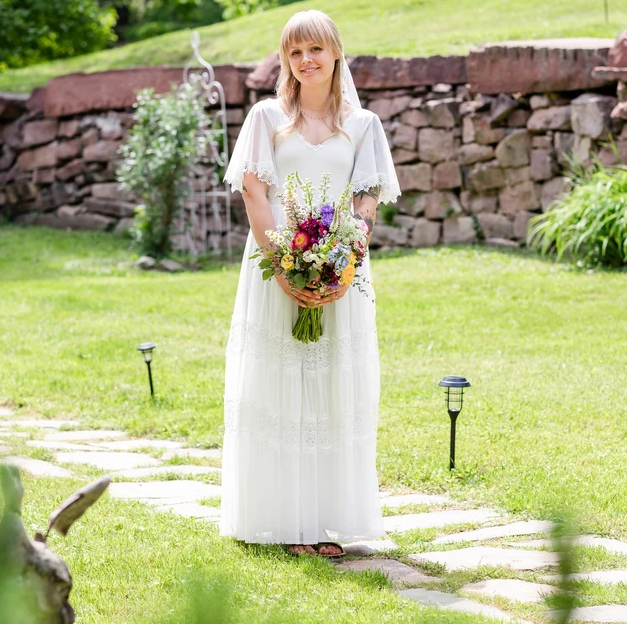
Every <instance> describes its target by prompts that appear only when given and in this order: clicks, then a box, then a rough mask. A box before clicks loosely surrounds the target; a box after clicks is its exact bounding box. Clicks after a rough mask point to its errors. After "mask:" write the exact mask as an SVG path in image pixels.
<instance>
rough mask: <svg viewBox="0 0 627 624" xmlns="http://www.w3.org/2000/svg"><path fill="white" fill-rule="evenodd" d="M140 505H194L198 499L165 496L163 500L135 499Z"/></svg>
mask: <svg viewBox="0 0 627 624" xmlns="http://www.w3.org/2000/svg"><path fill="white" fill-rule="evenodd" d="M135 500H137V501H139V502H140V503H145V504H146V505H151V506H152V507H164V506H166V505H185V504H186V503H196V502H198V500H199V499H198V498H196V497H194V496H165V497H164V498H137V499H135Z"/></svg>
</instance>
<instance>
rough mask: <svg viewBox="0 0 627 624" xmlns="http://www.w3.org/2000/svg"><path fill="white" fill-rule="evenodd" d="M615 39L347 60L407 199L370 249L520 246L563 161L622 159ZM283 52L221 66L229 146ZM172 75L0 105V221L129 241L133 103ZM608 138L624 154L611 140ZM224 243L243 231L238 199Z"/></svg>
mask: <svg viewBox="0 0 627 624" xmlns="http://www.w3.org/2000/svg"><path fill="white" fill-rule="evenodd" d="M612 43H613V42H612V41H607V40H598V39H596V40H572V41H571V40H568V41H565V40H557V41H546V42H518V43H512V44H499V45H498V46H488V47H481V48H477V49H475V50H473V52H471V54H470V55H469V56H467V57H461V56H457V57H430V58H414V59H391V58H376V57H368V56H361V57H354V58H350V59H349V63H350V65H351V69H352V72H353V75H354V78H355V83H356V86H357V89H358V91H359V94H360V97H361V99H362V103H363V105H364V106H366V107H367V108H369V109H370V110H372V111H374V112H376V113H377V114H378V115H379V117H380V118H381V121H382V122H383V125H384V128H385V130H386V133H387V136H388V140H389V143H390V147H391V148H392V154H393V158H394V162H395V164H396V167H397V174H398V177H399V181H400V184H401V189H402V191H403V196H402V198H401V199H400V200H399V202H398V204H397V205H396V206H395V207H394V208H392V209H385V210H384V211H382V214H381V215H380V216H379V218H378V221H377V226H376V228H375V235H374V236H373V241H372V245H373V247H384V248H386V247H403V246H410V247H423V246H432V245H436V244H438V243H447V244H449V243H469V242H475V241H478V240H480V241H486V242H488V243H492V244H501V245H513V246H518V245H519V244H521V243H522V242H524V240H525V237H526V231H527V223H528V220H529V219H530V218H531V216H533V215H534V214H537V213H539V212H541V211H543V210H545V209H546V208H547V206H548V205H549V204H550V202H551V201H552V200H553V199H554V198H555V197H556V196H557V195H558V194H559V193H560V192H562V191H563V190H566V189H568V185H569V180H568V179H567V178H566V177H564V176H563V175H562V172H563V169H564V167H565V166H566V165H567V159H568V157H570V156H573V155H574V156H575V157H577V158H579V159H581V160H587V159H588V157H589V154H590V152H597V153H598V156H599V158H600V159H601V161H602V162H603V163H605V164H608V165H609V164H614V163H617V162H619V161H622V162H627V124H624V121H623V120H621V119H616V118H613V117H611V115H610V113H611V111H612V110H613V109H614V107H615V105H616V103H617V99H616V95H615V94H616V86H615V85H616V81H612V80H608V79H607V78H605V79H604V78H597V77H595V76H596V75H598V74H595V73H594V72H593V69H594V68H595V67H598V66H603V65H606V61H607V57H608V52H609V50H610V48H611V46H612ZM277 74H278V56H277V55H276V54H273V55H269V56H268V57H267V58H266V59H265V60H264V61H263V62H262V63H260V64H259V65H258V66H256V65H250V64H241V65H228V66H220V67H217V68H216V75H217V79H218V80H220V81H221V82H222V83H223V85H224V87H225V92H226V99H227V105H228V124H229V136H230V143H231V148H232V146H233V144H234V142H235V139H236V137H237V134H238V133H239V130H240V128H241V124H242V122H243V119H244V117H245V114H246V113H247V111H248V109H249V108H250V106H251V105H252V104H254V103H255V102H256V101H257V100H259V99H262V98H265V97H272V91H273V88H274V85H275V83H276V76H277ZM181 75H182V74H181V70H180V69H173V68H142V69H131V70H122V71H115V72H102V73H99V74H76V75H70V76H63V77H60V78H56V79H53V80H51V81H50V83H49V84H48V85H47V86H46V88H44V89H37V90H35V91H34V92H33V93H32V94H31V96H30V97H28V98H26V97H20V96H10V95H4V96H0V132H1V135H0V140H1V142H0V216H5V217H7V218H9V219H12V220H14V221H17V222H22V223H36V224H40V225H47V226H52V227H61V228H73V229H98V230H108V231H116V232H122V231H124V230H125V229H126V228H127V227H128V224H129V223H130V217H131V216H132V213H133V207H134V205H135V204H134V199H133V198H132V197H131V196H130V195H129V194H128V193H126V192H124V191H122V190H121V189H120V188H119V187H118V185H117V184H116V183H115V169H116V166H117V149H118V147H119V145H120V143H121V141H123V140H124V137H125V135H126V133H127V132H128V129H129V127H130V126H131V124H132V116H131V106H132V103H133V101H134V93H135V92H136V90H137V89H139V88H142V87H145V86H153V87H155V89H156V90H157V92H164V91H167V90H168V89H169V84H170V83H171V82H172V81H179V80H180V79H181ZM610 138H613V139H614V141H615V143H616V147H617V149H618V156H616V155H615V153H614V152H613V151H612V149H610V148H609V147H607V146H604V143H605V142H607V141H608V140H609V139H610ZM233 209H234V210H233V220H234V224H233V225H234V230H233V233H232V234H231V235H230V236H231V243H232V244H234V245H235V246H237V245H239V244H241V243H242V242H243V239H244V236H245V233H246V231H247V223H246V218H245V210H244V207H243V203H242V201H241V196H240V195H239V194H234V196H233Z"/></svg>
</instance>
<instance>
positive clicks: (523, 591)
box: [462, 579, 557, 602]
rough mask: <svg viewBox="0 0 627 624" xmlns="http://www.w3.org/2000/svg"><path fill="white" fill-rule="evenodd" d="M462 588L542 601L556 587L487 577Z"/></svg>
mask: <svg viewBox="0 0 627 624" xmlns="http://www.w3.org/2000/svg"><path fill="white" fill-rule="evenodd" d="M462 589H463V590H464V591H467V592H473V593H474V592H476V593H479V594H483V595H484V596H501V597H503V598H509V599H510V600H518V601H519V602H542V601H543V598H544V596H546V595H547V594H552V593H553V592H554V591H556V589H557V588H556V587H555V586H554V585H546V584H545V583H530V582H528V581H518V580H516V579H489V580H487V581H481V582H479V583H470V584H468V585H464V587H462Z"/></svg>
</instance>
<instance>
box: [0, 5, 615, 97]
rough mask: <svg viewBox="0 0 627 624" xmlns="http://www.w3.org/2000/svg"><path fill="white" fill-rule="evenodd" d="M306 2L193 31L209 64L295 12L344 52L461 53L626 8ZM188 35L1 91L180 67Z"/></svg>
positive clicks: (29, 75)
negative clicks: (313, 16) (325, 18)
mask: <svg viewBox="0 0 627 624" xmlns="http://www.w3.org/2000/svg"><path fill="white" fill-rule="evenodd" d="M609 5H610V6H609V23H606V22H605V18H604V13H603V0H549V1H547V0H482V2H480V3H478V2H476V1H475V0H374V1H370V0H316V2H313V1H311V0H306V1H304V2H298V3H296V4H292V5H289V6H284V7H279V8H277V9H273V10H271V11H267V12H265V13H262V14H257V15H251V16H247V17H243V18H239V19H237V20H232V21H230V22H224V23H220V24H213V25H211V26H206V27H204V28H201V29H199V32H200V36H201V41H202V54H203V55H204V57H205V58H206V59H207V60H208V61H209V62H211V63H213V64H221V63H230V62H234V61H258V60H260V59H262V58H263V57H264V56H265V55H266V54H267V53H268V52H271V51H273V50H276V49H277V47H278V41H279V36H280V33H281V29H282V27H283V25H284V24H285V22H286V21H287V19H288V18H289V17H290V16H291V15H292V14H293V13H294V12H296V11H298V10H302V9H310V8H316V9H320V10H322V11H325V12H326V13H328V14H329V15H330V16H331V17H332V18H333V19H334V20H335V22H336V23H337V25H338V27H339V28H340V32H341V33H342V36H343V39H344V45H345V50H346V53H347V54H378V55H383V56H397V57H410V56H425V55H432V54H464V53H466V52H468V50H469V48H470V47H471V46H472V45H475V44H480V43H486V42H495V41H503V40H507V39H545V38H557V37H611V38H614V37H616V36H617V34H618V33H619V31H620V30H622V29H623V28H625V27H626V26H627V3H625V2H621V3H619V2H618V1H617V0H609ZM189 39H190V32H189V31H187V30H185V31H177V32H174V33H169V34H167V35H163V36H161V37H154V38H152V39H148V40H146V41H141V42H139V43H135V44H129V45H126V46H122V47H119V48H115V49H112V50H106V51H103V52H97V53H94V54H88V55H84V56H80V57H76V58H73V59H68V60H63V61H56V62H53V63H46V64H42V65H35V66H32V67H28V68H25V69H22V70H14V71H8V72H5V73H4V74H1V75H0V91H17V92H28V91H30V90H31V89H32V88H33V87H36V86H43V85H45V84H46V82H47V81H48V80H49V79H50V78H53V77H54V76H60V75H63V74H68V73H73V72H95V71H102V70H106V69H119V68H124V67H134V66H141V65H161V64H169V65H175V66H177V65H180V66H182V65H184V64H185V63H186V62H187V60H188V59H189V57H190V52H191V48H190V46H189Z"/></svg>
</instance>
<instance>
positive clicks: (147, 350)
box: [137, 342, 157, 396]
mask: <svg viewBox="0 0 627 624" xmlns="http://www.w3.org/2000/svg"><path fill="white" fill-rule="evenodd" d="M156 346H157V345H156V344H154V343H153V342H142V343H141V344H140V345H139V347H137V350H138V351H141V353H142V355H143V356H144V362H146V366H148V381H150V394H151V396H154V394H155V391H154V389H153V387H152V371H151V370H150V362H152V350H153V349H154V348H155V347H156Z"/></svg>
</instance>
